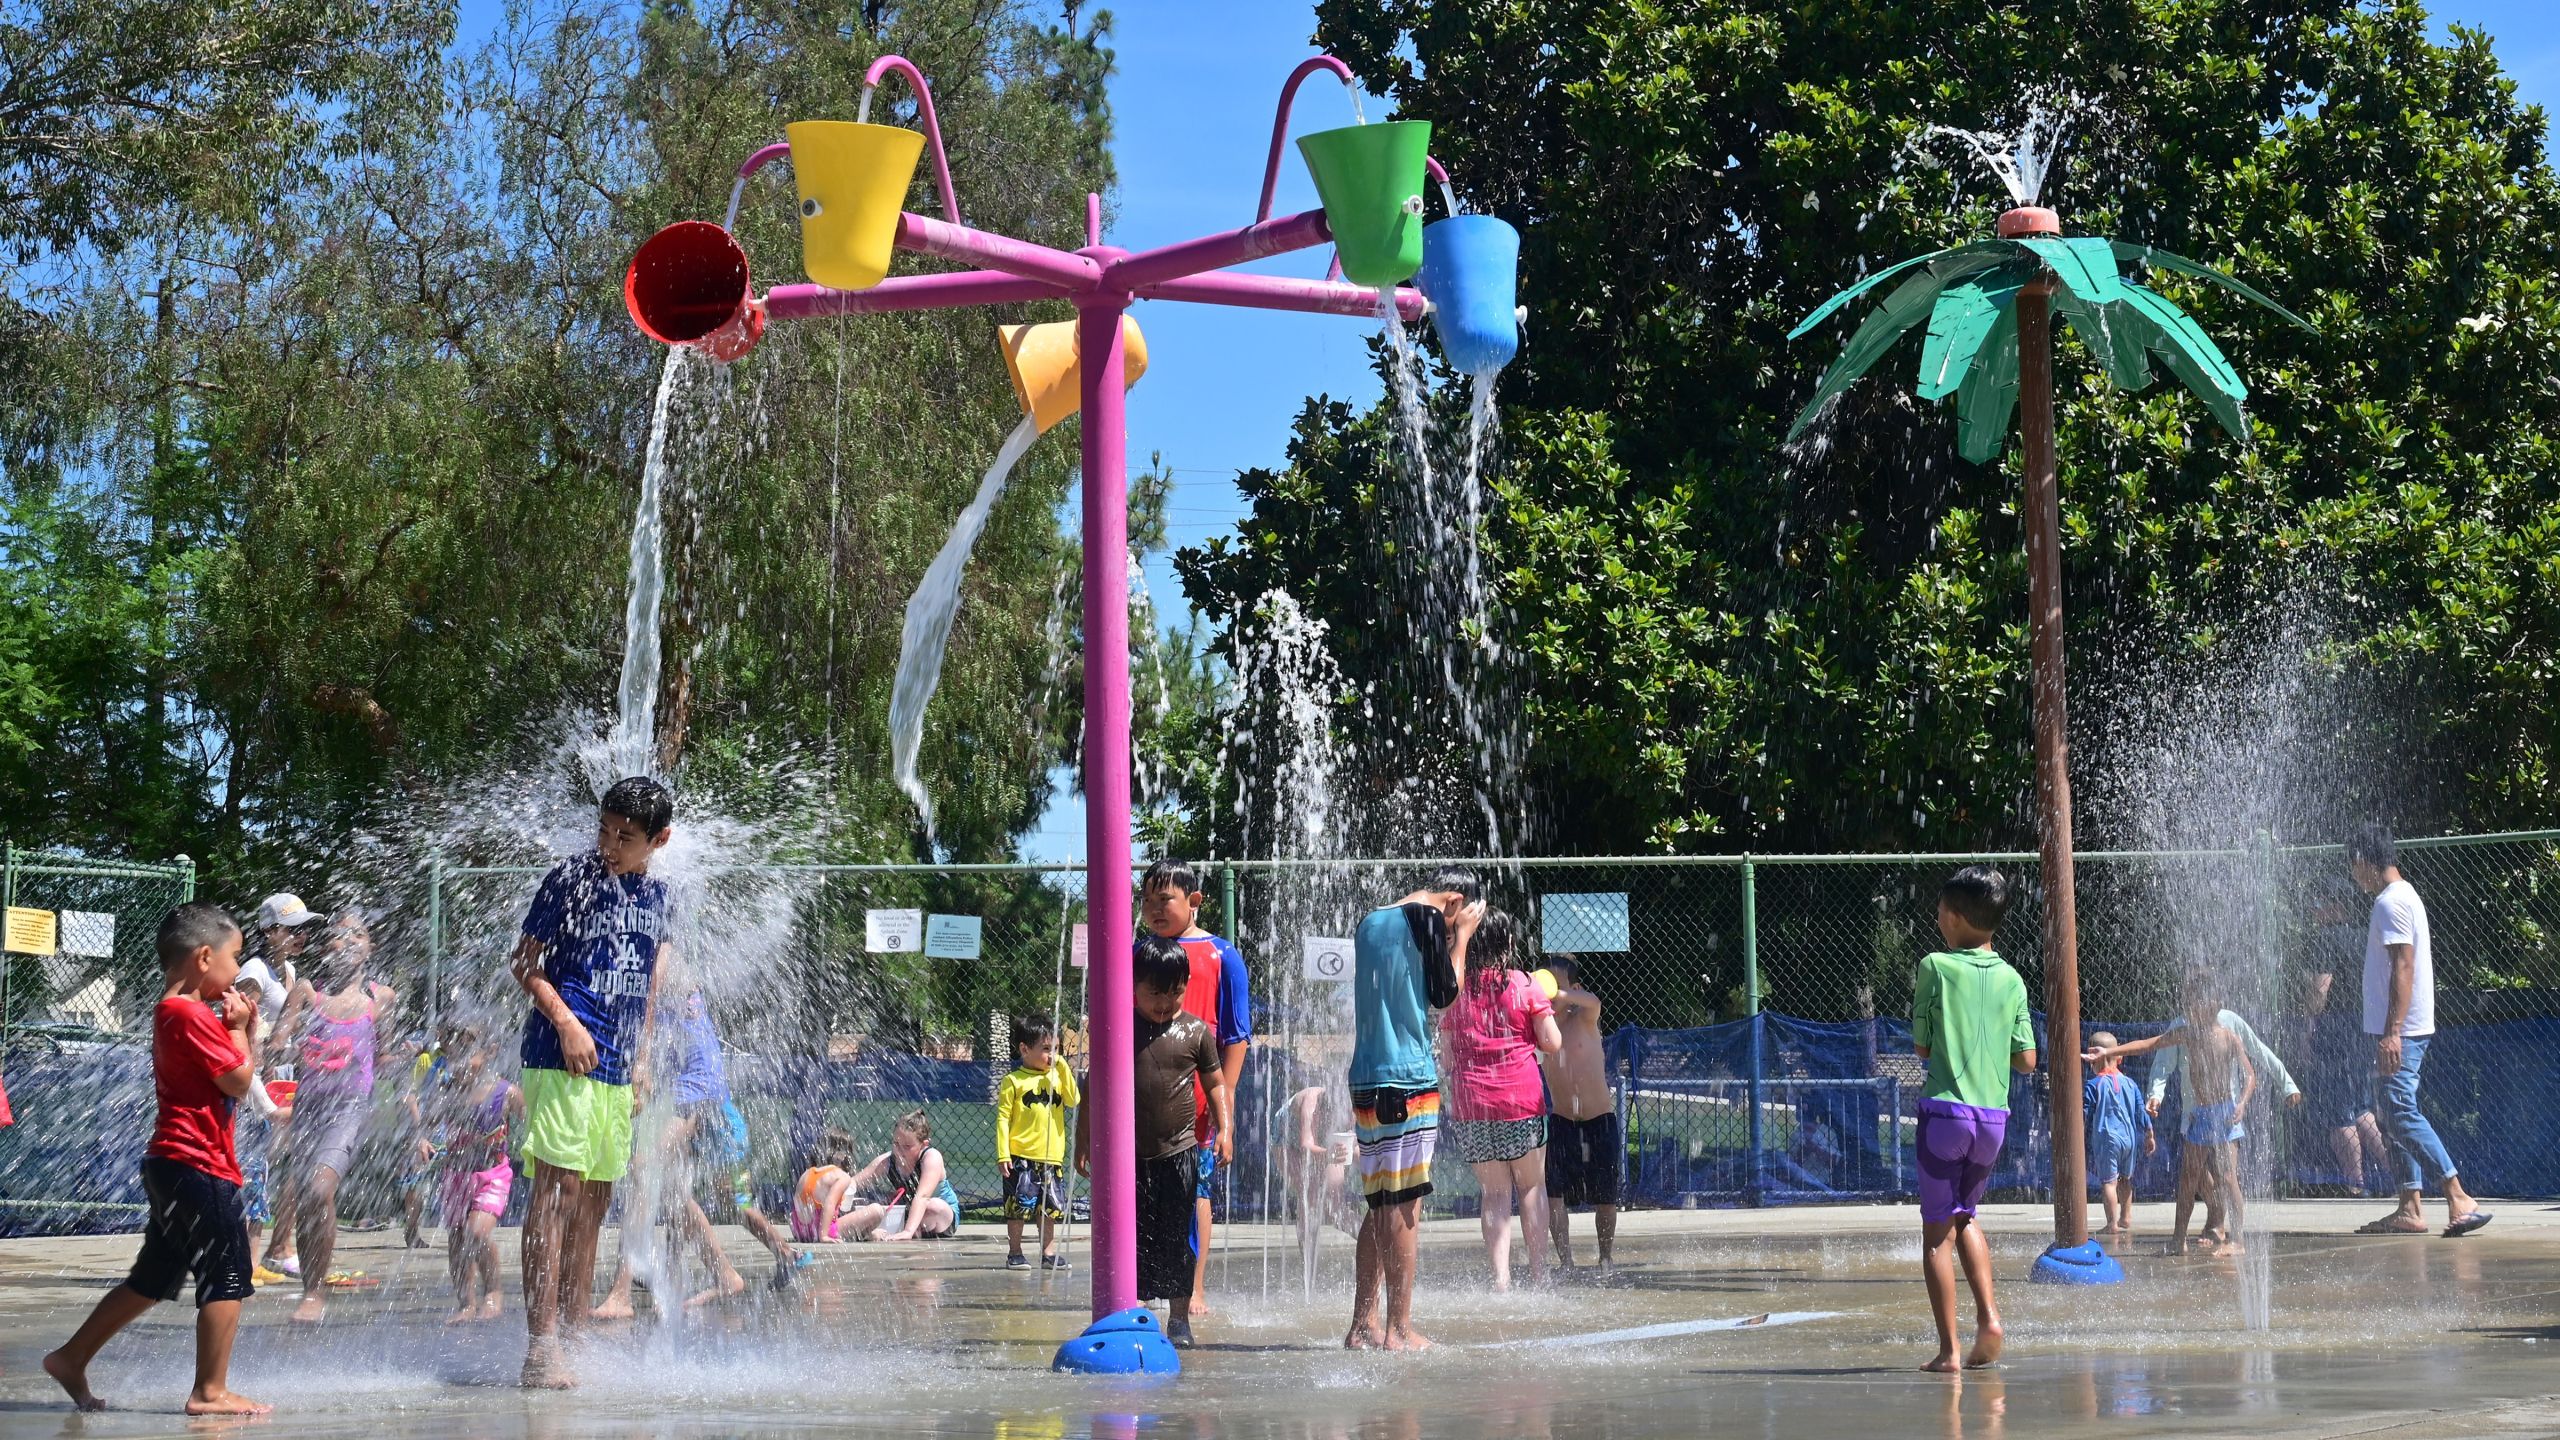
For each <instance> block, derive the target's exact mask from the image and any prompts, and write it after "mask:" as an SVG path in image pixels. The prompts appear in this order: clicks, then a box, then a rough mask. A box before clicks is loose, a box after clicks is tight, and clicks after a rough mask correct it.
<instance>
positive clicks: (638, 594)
mask: <svg viewBox="0 0 2560 1440" xmlns="http://www.w3.org/2000/svg"><path fill="white" fill-rule="evenodd" d="M692 363H693V356H692V352H690V351H688V350H686V349H684V348H683V347H682V346H675V345H671V346H669V347H667V363H666V365H665V367H664V368H663V369H661V370H660V371H659V372H658V399H657V403H656V404H655V405H653V406H652V407H651V408H650V412H649V449H648V454H647V458H646V459H645V460H644V461H643V462H642V464H641V467H640V501H639V504H638V505H637V506H635V507H634V508H633V510H632V515H631V569H630V584H629V586H628V588H627V590H626V592H625V598H624V600H623V604H622V684H621V686H620V688H619V689H618V691H617V692H616V695H615V701H614V715H613V732H612V736H611V738H610V740H609V741H608V742H607V749H606V752H605V754H604V756H603V757H601V759H602V762H603V763H602V765H601V766H600V767H599V766H596V765H594V764H592V763H591V765H590V769H591V770H598V771H600V772H602V773H594V774H591V775H590V776H589V779H590V780H591V781H593V782H594V784H595V788H596V791H597V793H599V794H601V793H603V791H604V788H605V787H606V786H608V785H611V784H612V783H613V782H614V781H615V780H618V779H620V778H622V777H623V776H625V775H650V774H655V773H656V772H657V770H658V768H659V767H658V758H659V757H658V753H657V750H658V668H659V656H658V601H659V598H660V596H662V595H663V594H664V593H665V591H666V555H665V550H666V518H665V517H664V516H663V515H662V514H661V513H660V498H659V497H660V496H661V495H662V494H663V492H664V491H665V488H666V477H667V471H668V470H669V468H670V466H669V464H668V460H667V435H668V432H669V431H670V430H672V429H673V428H674V427H673V425H672V424H671V423H670V422H671V416H672V414H673V412H674V410H675V407H676V397H677V395H678V394H679V393H680V392H681V391H682V390H683V389H684V388H685V385H686V381H687V374H686V367H687V366H689V365H690V364H692Z"/></svg>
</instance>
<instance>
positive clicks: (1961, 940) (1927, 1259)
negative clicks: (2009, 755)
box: [1911, 865, 2036, 1372]
mask: <svg viewBox="0 0 2560 1440" xmlns="http://www.w3.org/2000/svg"><path fill="white" fill-rule="evenodd" d="M2008 910H2009V881H2008V877H2006V876H2004V875H2002V874H2001V873H2000V872H1999V871H1997V870H1994V869H1992V868H1990V867H1989V866H1986V865H1968V866H1966V867H1965V868H1964V869H1962V870H1959V871H1957V872H1956V873H1955V874H1954V875H1952V876H1950V877H1948V879H1947V883H1946V884H1945V885H1944V886H1943V887H1941V888H1940V889H1939V891H1938V933H1939V934H1940V935H1942V936H1944V937H1946V942H1947V944H1948V945H1950V946H1952V947H1953V948H1952V949H1951V950H1941V951H1939V952H1937V953H1936V954H1934V955H1929V956H1926V957H1923V958H1922V960H1921V961H1920V973H1919V975H1918V976H1917V977H1916V979H1915V980H1914V983H1913V985H1912V987H1911V1046H1912V1049H1913V1050H1914V1051H1915V1052H1916V1053H1917V1054H1918V1055H1919V1056H1920V1058H1921V1059H1923V1060H1926V1061H1928V1062H1929V1080H1928V1086H1927V1088H1926V1089H1925V1090H1924V1091H1923V1092H1922V1098H1921V1100H1920V1105H1919V1111H1920V1129H1919V1141H1920V1145H1919V1148H1920V1239H1921V1254H1920V1275H1921V1278H1922V1279H1923V1280H1924V1281H1926V1282H1927V1284H1928V1287H1929V1311H1930V1315H1931V1317H1932V1318H1933V1319H1935V1320H1936V1321H1937V1325H1938V1354H1937V1358H1935V1359H1933V1360H1931V1361H1930V1362H1929V1363H1928V1364H1927V1365H1924V1366H1922V1367H1921V1368H1922V1369H1924V1370H1935V1371H1941V1372H1944V1371H1952V1370H1954V1369H1955V1368H1956V1263H1957V1261H1958V1259H1959V1258H1961V1259H1962V1261H1963V1264H1964V1278H1965V1283H1966V1284H1967V1285H1970V1286H1971V1287H1972V1288H1973V1304H1974V1332H1975V1333H1974V1340H1973V1352H1972V1353H1971V1354H1969V1355H1967V1356H1966V1357H1965V1361H1964V1365H1965V1368H1966V1369H1969V1370H1971V1369H1980V1368H1981V1367H1983V1366H1986V1365H1989V1364H1992V1363H1993V1362H1995V1361H1997V1360H1998V1359H1999V1358H2000V1341H2001V1329H2000V1309H1999V1306H1998V1305H1996V1304H1994V1303H1993V1301H1992V1298H1991V1244H1990V1242H1989V1241H1988V1240H1986V1239H1984V1238H1983V1234H1982V1227H1981V1226H1980V1225H1979V1224H1977V1223H1976V1222H1975V1217H1974V1208H1975V1207H1976V1206H1978V1205H1980V1204H1981V1203H1982V1195H1983V1192H1984V1191H1985V1190H1987V1189H1989V1188H1990V1185H1991V1166H1992V1164H1993V1162H1995V1161H1997V1160H1998V1159H1999V1158H2000V1142H2001V1141H2002V1139H2004V1138H2005V1137H2006V1136H2007V1134H2008V1129H2009V1076H2010V1075H2011V1074H2012V1073H2016V1074H2020V1075H2024V1074H2029V1073H2031V1072H2033V1071H2034V1069H2035V1068H2036V1035H2035V1029H2034V1026H2033V1025H2032V1023H2031V1022H2030V1021H2029V1020H2028V1019H2027V982H2026V981H2024V980H2022V979H2020V978H2019V977H2018V972H2017V971H2016V970H2015V969H2014V968H2012V967H2011V966H2010V964H2009V962H2008V961H2006V960H2003V959H2001V958H2000V957H1999V956H1998V955H1997V954H1995V953H1994V952H1993V951H1992V949H1991V934H1992V932H1993V931H1995V930H1997V929H1999V928H2000V917H2001V916H2002V915H2005V914H2007V913H2008Z"/></svg>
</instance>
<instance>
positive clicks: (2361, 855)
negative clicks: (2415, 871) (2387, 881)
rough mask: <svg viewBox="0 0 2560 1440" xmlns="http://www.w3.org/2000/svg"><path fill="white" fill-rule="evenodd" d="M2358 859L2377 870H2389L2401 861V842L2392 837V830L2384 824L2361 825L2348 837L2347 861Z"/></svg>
mask: <svg viewBox="0 0 2560 1440" xmlns="http://www.w3.org/2000/svg"><path fill="white" fill-rule="evenodd" d="M2358 861H2362V862H2363V863H2365V864H2367V865H2370V866H2372V867H2373V868H2374V869H2376V870H2388V869H2390V868H2391V867H2392V866H2394V865H2397V864H2399V863H2400V842H2399V841H2397V840H2394V839H2392V838H2391V832H2390V831H2389V830H2388V829H2386V828H2384V827H2383V826H2380V825H2359V826H2357V827H2356V832H2355V833H2354V834H2352V835H2350V836H2348V837H2347V863H2348V864H2350V865H2353V864H2355V863H2357V862H2358Z"/></svg>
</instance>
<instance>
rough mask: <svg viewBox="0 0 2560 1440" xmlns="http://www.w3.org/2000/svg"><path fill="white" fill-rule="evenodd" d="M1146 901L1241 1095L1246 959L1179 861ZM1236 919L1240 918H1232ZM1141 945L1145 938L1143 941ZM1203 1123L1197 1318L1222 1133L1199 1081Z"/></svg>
mask: <svg viewBox="0 0 2560 1440" xmlns="http://www.w3.org/2000/svg"><path fill="white" fill-rule="evenodd" d="M1138 895H1139V901H1140V905H1141V907H1142V910H1143V913H1144V916H1145V919H1146V923H1147V929H1148V931H1149V932H1151V933H1153V934H1156V935H1161V936H1163V937H1164V938H1165V939H1168V940H1175V941H1179V942H1180V943H1181V945H1182V953H1183V955H1184V957H1185V959H1186V960H1187V961H1188V962H1189V964H1190V966H1191V978H1190V982H1189V984H1188V985H1187V986H1186V987H1185V988H1184V990H1183V992H1182V1010H1183V1013H1184V1014H1186V1015H1195V1016H1198V1017H1199V1019H1200V1023H1202V1024H1204V1025H1206V1026H1208V1027H1209V1029H1210V1030H1211V1031H1212V1032H1214V1033H1215V1034H1216V1036H1217V1039H1218V1069H1219V1071H1220V1073H1221V1074H1222V1075H1223V1077H1224V1078H1225V1080H1226V1086H1227V1094H1228V1096H1229V1097H1230V1098H1232V1097H1233V1096H1234V1095H1235V1094H1236V1081H1237V1080H1238V1079H1239V1078H1241V1077H1242V1076H1243V1074H1244V1052H1245V1047H1246V1046H1247V1045H1250V1044H1251V1043H1253V993H1252V990H1251V989H1250V988H1249V987H1250V984H1251V982H1250V981H1249V980H1248V978H1247V977H1246V975H1245V968H1244V954H1243V952H1241V951H1239V950H1237V949H1236V947H1235V945H1234V944H1233V942H1231V941H1229V940H1227V939H1226V938H1225V937H1224V936H1219V935H1212V934H1210V933H1209V932H1208V931H1206V930H1203V929H1201V928H1200V925H1199V923H1198V922H1199V916H1200V906H1201V903H1202V902H1203V901H1204V900H1206V899H1207V898H1208V897H1207V896H1205V895H1203V894H1201V892H1200V872H1199V871H1198V870H1196V869H1194V868H1193V867H1191V866H1189V865H1186V864H1184V863H1182V862H1181V861H1179V860H1159V861H1157V862H1156V863H1155V864H1153V865H1151V866H1149V867H1147V876H1146V882H1145V883H1144V884H1143V885H1141V886H1140V887H1139V890H1138ZM1229 919H1230V920H1231V921H1232V919H1233V917H1229ZM1139 943H1140V945H1141V946H1143V945H1144V944H1145V937H1144V936H1140V937H1139ZM1191 1088H1192V1094H1193V1097H1194V1099H1195V1101H1196V1102H1197V1103H1196V1108H1197V1110H1198V1112H1199V1118H1198V1120H1197V1121H1196V1123H1195V1124H1194V1126H1193V1133H1194V1136H1195V1138H1196V1139H1197V1140H1198V1142H1199V1153H1200V1186H1199V1194H1198V1197H1197V1198H1196V1200H1195V1202H1194V1204H1193V1207H1192V1208H1193V1230H1194V1232H1195V1233H1194V1234H1193V1236H1192V1240H1193V1243H1194V1244H1195V1245H1197V1246H1198V1248H1199V1257H1198V1259H1197V1260H1196V1261H1195V1262H1194V1266H1193V1270H1192V1279H1191V1313H1192V1314H1194V1315H1206V1314H1208V1313H1209V1306H1208V1301H1207V1299H1206V1298H1205V1296H1206V1292H1207V1290H1208V1282H1209V1222H1210V1204H1209V1196H1210V1194H1211V1192H1212V1191H1213V1190H1214V1189H1215V1182H1216V1180H1217V1175H1218V1158H1217V1157H1218V1127H1217V1124H1216V1122H1215V1120H1214V1117H1213V1116H1212V1115H1211V1113H1210V1109H1209V1092H1208V1090H1207V1088H1206V1087H1204V1086H1202V1085H1201V1084H1200V1083H1199V1082H1198V1081H1197V1080H1194V1081H1193V1082H1192V1087H1191Z"/></svg>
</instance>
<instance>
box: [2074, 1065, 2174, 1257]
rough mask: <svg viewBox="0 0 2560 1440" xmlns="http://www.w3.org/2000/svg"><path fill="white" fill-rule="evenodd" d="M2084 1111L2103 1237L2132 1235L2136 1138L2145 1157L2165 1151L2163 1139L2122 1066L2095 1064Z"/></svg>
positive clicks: (2083, 1094) (2085, 1085)
mask: <svg viewBox="0 0 2560 1440" xmlns="http://www.w3.org/2000/svg"><path fill="white" fill-rule="evenodd" d="M2089 1043H2090V1044H2091V1045H2094V1046H2096V1047H2097V1048H2098V1049H2099V1050H2105V1049H2106V1048H2107V1047H2108V1046H2110V1045H2113V1044H2115V1043H2116V1037H2115V1036H2114V1035H2113V1034H2111V1033H2109V1032H2107V1031H2105V1030H2101V1031H2099V1032H2098V1033H2097V1034H2095V1035H2092V1036H2090V1037H2089ZM2080 1112H2081V1114H2082V1115H2083V1116H2084V1117H2085V1124H2086V1126H2087V1128H2088V1134H2089V1183H2090V1184H2092V1185H2095V1186H2097V1187H2098V1205H2099V1208H2100V1209H2101V1210H2103V1211H2104V1212H2105V1213H2106V1217H2107V1224H2106V1228H2105V1229H2103V1230H2100V1231H2099V1232H2098V1233H2099V1234H2101V1235H2123V1234H2127V1233H2129V1232H2130V1231H2131V1230H2132V1229H2133V1166H2134V1161H2135V1158H2136V1157H2135V1154H2134V1140H2135V1137H2136V1135H2137V1134H2138V1135H2139V1136H2140V1138H2141V1141H2142V1152H2141V1153H2142V1154H2144V1155H2148V1154H2150V1153H2151V1152H2152V1151H2154V1150H2157V1149H2159V1148H2160V1140H2159V1137H2158V1136H2155V1135H2153V1134H2152V1133H2151V1111H2150V1109H2149V1108H2148V1107H2146V1106H2145V1105H2144V1104H2143V1103H2142V1092H2141V1091H2140V1090H2137V1089H2135V1088H2134V1084H2133V1080H2132V1079H2131V1077H2129V1076H2127V1075H2126V1074H2125V1073H2124V1069H2123V1067H2122V1066H2120V1065H2118V1064H2117V1063H2116V1062H2115V1061H2113V1060H2096V1061H2092V1062H2090V1070H2089V1078H2088V1079H2086V1080H2084V1081H2082V1082H2081V1083H2080Z"/></svg>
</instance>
